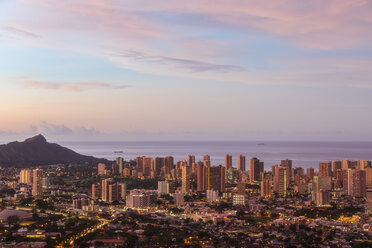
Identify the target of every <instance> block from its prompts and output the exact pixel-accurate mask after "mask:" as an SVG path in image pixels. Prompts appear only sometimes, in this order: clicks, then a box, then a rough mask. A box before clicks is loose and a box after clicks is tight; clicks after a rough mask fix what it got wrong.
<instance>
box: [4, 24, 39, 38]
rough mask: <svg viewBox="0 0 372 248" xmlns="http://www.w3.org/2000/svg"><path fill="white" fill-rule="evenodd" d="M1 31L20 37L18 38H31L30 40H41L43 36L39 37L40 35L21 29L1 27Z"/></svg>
mask: <svg viewBox="0 0 372 248" xmlns="http://www.w3.org/2000/svg"><path fill="white" fill-rule="evenodd" d="M1 29H2V30H5V31H7V32H9V33H12V34H15V35H18V36H24V37H30V38H41V36H40V35H38V34H35V33H32V32H29V31H25V30H22V29H19V28H15V27H10V26H3V27H1Z"/></svg>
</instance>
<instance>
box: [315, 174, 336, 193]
mask: <svg viewBox="0 0 372 248" xmlns="http://www.w3.org/2000/svg"><path fill="white" fill-rule="evenodd" d="M319 190H328V191H329V190H332V177H327V176H314V177H313V191H315V192H318V191H319Z"/></svg>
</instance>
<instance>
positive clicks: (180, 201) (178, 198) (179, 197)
mask: <svg viewBox="0 0 372 248" xmlns="http://www.w3.org/2000/svg"><path fill="white" fill-rule="evenodd" d="M173 197H174V203H175V204H176V206H182V205H184V204H185V200H184V197H185V194H184V193H183V192H182V191H180V190H177V191H176V192H175V193H174V195H173Z"/></svg>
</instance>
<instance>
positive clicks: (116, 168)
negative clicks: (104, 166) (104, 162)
mask: <svg viewBox="0 0 372 248" xmlns="http://www.w3.org/2000/svg"><path fill="white" fill-rule="evenodd" d="M111 174H112V175H119V165H118V164H117V163H113V164H112V165H111Z"/></svg>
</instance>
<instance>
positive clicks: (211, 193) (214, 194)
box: [207, 189, 219, 202]
mask: <svg viewBox="0 0 372 248" xmlns="http://www.w3.org/2000/svg"><path fill="white" fill-rule="evenodd" d="M218 199H219V197H218V191H217V190H211V189H209V190H207V201H209V202H214V201H217V200H218Z"/></svg>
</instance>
